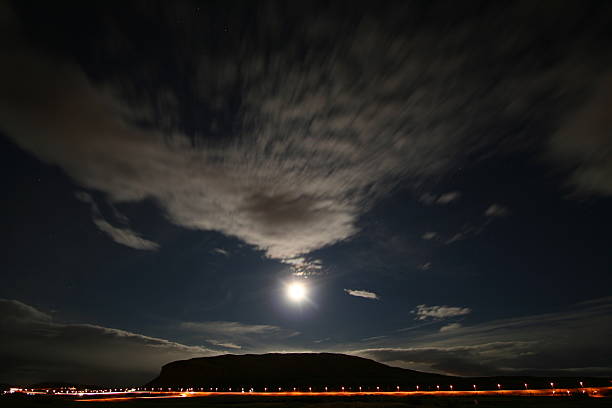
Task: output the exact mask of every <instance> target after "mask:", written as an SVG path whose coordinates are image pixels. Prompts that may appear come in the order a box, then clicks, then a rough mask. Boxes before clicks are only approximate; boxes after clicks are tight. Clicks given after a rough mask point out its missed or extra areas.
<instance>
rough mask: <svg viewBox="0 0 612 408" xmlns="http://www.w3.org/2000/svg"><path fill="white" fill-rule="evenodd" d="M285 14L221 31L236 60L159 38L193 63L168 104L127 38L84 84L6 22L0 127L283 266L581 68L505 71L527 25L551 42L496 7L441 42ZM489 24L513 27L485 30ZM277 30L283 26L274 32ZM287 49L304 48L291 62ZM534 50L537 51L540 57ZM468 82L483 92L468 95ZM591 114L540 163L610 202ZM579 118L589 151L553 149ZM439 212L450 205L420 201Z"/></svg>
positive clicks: (38, 152) (392, 24) (127, 194)
mask: <svg viewBox="0 0 612 408" xmlns="http://www.w3.org/2000/svg"><path fill="white" fill-rule="evenodd" d="M164 7H172V6H171V5H166V6H162V10H161V11H162V13H161V16H164V15H175V12H178V13H180V12H181V10H182V9H180V8H179V9H178V10H174V12H167V10H163V9H164ZM303 7H304V10H302V11H303V12H301V13H298V14H299V15H300V18H299V19H297V18H293V17H291V16H284V17H283V18H277V17H278V16H277V12H278V11H275V10H271V9H269V8H267V7H264V6H262V8H261V10H259V11H260V13H259V14H258V15H259V16H260V19H261V20H262V24H259V25H255V26H254V27H255V28H253V32H249V34H248V35H245V36H234V35H233V34H228V36H227V41H228V47H227V48H228V49H236V50H239V51H237V52H235V53H231V54H229V55H227V54H224V53H220V54H214V53H210V52H208V51H209V50H207V49H206V48H205V47H206V45H205V44H204V43H202V44H199V43H197V42H194V43H192V42H190V41H189V40H187V41H181V42H178V41H177V43H176V44H174V46H173V47H170V48H172V49H173V50H175V51H176V54H174V56H173V57H174V58H176V55H181V56H182V58H187V59H189V61H183V60H180V61H174V60H171V63H176V64H177V65H180V66H183V65H185V66H191V67H193V69H192V70H191V71H189V72H188V73H184V74H185V75H187V77H186V78H187V80H188V81H189V83H190V84H193V86H190V87H188V89H185V87H180V90H179V89H175V88H173V87H172V86H170V85H167V84H165V85H163V86H162V85H161V84H159V83H156V82H147V81H148V78H158V77H159V76H160V75H158V74H159V72H157V70H162V69H163V68H162V67H160V66H159V64H158V63H157V62H158V61H159V60H160V58H161V57H160V55H158V54H157V53H156V54H155V55H153V54H152V55H148V54H143V55H142V56H141V57H142V58H139V59H138V64H137V66H131V65H130V61H132V60H133V59H130V58H129V56H130V52H131V51H130V50H131V49H132V48H131V47H135V49H140V48H137V47H138V44H133V43H132V42H131V40H132V39H129V38H122V39H121V40H122V44H124V45H125V47H124V48H119V49H118V48H116V47H115V48H114V47H113V46H112V44H116V41H101V44H102V45H100V44H96V46H97V47H99V48H97V50H98V52H99V53H100V54H101V55H111V56H113V58H116V59H119V60H122V61H126V66H125V69H126V71H125V72H117V73H115V74H116V75H115V77H112V78H107V79H106V80H105V81H97V82H96V83H95V84H94V83H93V82H92V81H91V80H90V78H89V77H88V76H87V75H86V74H85V72H84V70H83V69H82V68H81V67H80V66H79V65H77V64H76V63H74V62H73V61H71V60H70V59H68V58H61V57H58V56H57V55H44V54H41V53H40V51H38V50H37V49H36V48H35V47H33V46H30V45H29V44H27V43H26V42H25V40H24V39H23V38H22V37H21V36H20V34H19V24H18V22H17V21H15V19H10V18H8V17H7V18H5V19H4V20H3V22H2V24H3V25H4V31H3V32H4V33H5V34H6V35H5V36H4V38H3V40H2V51H1V54H0V55H1V57H2V60H3V61H4V64H2V66H1V67H0V92H1V93H2V96H3V97H2V98H1V99H0V129H1V130H2V131H3V132H5V133H6V135H8V137H10V138H11V139H12V140H13V141H14V142H15V143H17V144H18V145H19V146H21V147H22V148H23V149H25V150H27V151H29V152H30V153H32V154H34V155H35V156H37V157H38V158H40V159H41V160H43V161H45V162H46V163H49V164H53V165H57V166H60V167H61V168H62V169H63V170H64V171H65V172H66V173H67V174H68V175H69V176H70V177H71V178H72V179H73V180H74V181H75V182H76V183H78V184H80V185H81V186H83V187H85V188H88V189H94V190H98V191H101V192H103V193H105V194H106V195H107V196H108V198H109V199H110V200H111V201H114V202H126V201H130V202H138V201H142V200H145V199H150V200H152V201H154V202H156V203H157V204H158V205H159V206H160V208H161V209H163V211H164V212H165V214H166V216H167V217H168V219H170V220H171V221H172V222H174V223H175V224H177V225H180V226H183V227H186V228H191V229H202V230H214V231H219V232H222V233H224V234H226V235H231V236H235V237H238V238H240V239H242V240H244V241H245V242H247V243H249V244H250V245H252V246H254V247H256V248H259V249H261V250H263V251H265V253H266V254H267V255H268V256H269V257H272V258H276V259H291V258H294V257H296V256H299V255H300V254H306V253H309V252H311V251H314V250H316V249H319V248H322V247H325V246H328V245H331V244H334V243H336V242H338V241H342V240H345V239H347V238H349V237H351V236H352V235H354V234H355V233H356V232H357V231H358V229H359V228H358V224H357V221H358V219H359V217H360V215H361V214H363V213H364V212H366V211H367V210H368V209H369V208H371V206H372V205H374V203H375V202H376V200H378V199H379V198H380V197H381V196H383V195H385V194H386V193H387V192H388V191H390V190H391V189H392V188H394V187H395V186H397V185H398V183H400V182H403V183H405V185H411V186H413V187H414V188H415V189H416V188H418V187H419V186H420V185H421V184H422V183H423V181H425V180H427V179H428V178H430V177H434V176H439V175H441V174H444V173H445V171H446V170H447V169H449V168H450V167H451V166H453V165H455V164H456V163H460V162H462V161H463V160H465V159H466V158H467V157H470V155H474V154H476V153H477V152H481V151H483V149H484V148H486V147H492V146H497V145H499V146H505V145H507V144H508V143H509V142H513V143H514V142H515V143H514V144H516V145H521V143H525V141H524V140H523V139H521V135H520V134H518V135H517V134H516V132H512V133H511V134H512V139H510V138H511V136H509V135H508V134H506V133H504V132H498V131H497V130H495V131H489V130H490V128H494V129H498V128H499V126H498V124H499V123H511V122H513V121H514V122H517V121H521V122H529V121H530V120H532V119H533V116H534V112H540V111H543V109H540V108H542V107H541V106H539V105H537V102H536V101H538V100H541V99H542V98H540V95H542V94H546V93H547V92H552V90H554V91H557V90H558V89H564V90H566V91H567V92H566V93H567V94H568V95H569V94H572V92H573V91H575V90H576V89H579V88H581V87H584V85H585V83H584V80H577V79H575V78H590V77H592V75H586V74H583V72H582V71H581V70H585V69H586V68H585V67H586V66H587V65H585V64H583V62H584V59H579V61H574V60H564V59H561V61H559V62H558V63H557V65H556V66H554V67H552V68H551V69H546V70H538V69H531V68H530V69H527V68H526V67H529V65H528V64H520V63H518V62H520V61H518V62H517V61H516V56H517V55H524V57H525V58H532V57H533V56H532V55H530V53H534V52H536V53H537V55H540V52H541V50H538V48H537V47H535V46H532V48H527V51H525V47H526V45H525V44H531V43H532V42H533V41H534V38H535V39H538V38H540V34H541V33H540V32H539V31H538V32H536V33H534V32H533V30H534V28H533V27H536V26H537V27H538V30H544V29H546V30H550V29H551V28H550V27H548V26H546V25H543V24H531V22H530V21H522V20H521V21H519V22H517V21H514V20H512V17H511V16H514V15H525V13H523V14H521V8H520V7H521V6H519V5H517V6H502V5H499V6H498V7H499V8H502V9H503V8H504V7H509V8H510V10H509V11H508V12H498V11H492V12H491V15H490V16H488V17H490V18H487V16H484V17H482V18H481V19H480V21H481V22H484V25H485V26H488V29H486V28H487V27H481V25H482V24H479V25H471V24H470V20H469V18H466V19H465V21H463V22H457V21H458V20H456V19H454V20H449V21H446V20H445V18H444V15H443V14H441V15H440V21H439V22H438V23H436V24H439V25H440V26H441V27H442V28H447V26H448V25H455V26H452V29H444V30H438V28H440V27H437V26H435V25H434V26H432V27H428V26H426V27H422V28H416V27H420V26H419V25H417V24H415V25H414V27H415V28H410V29H407V28H406V27H412V26H411V25H406V21H405V20H404V19H405V17H406V16H410V15H412V14H413V13H412V12H411V10H410V8H408V9H406V10H403V11H402V12H398V10H397V8H395V7H390V8H389V9H387V8H385V7H381V8H378V9H377V11H376V13H365V11H364V13H365V15H368V17H366V18H364V19H363V20H358V21H357V22H353V21H351V20H350V19H344V20H343V19H341V20H340V21H338V20H337V19H334V16H333V12H330V13H329V14H327V12H321V11H320V10H315V9H314V8H311V7H310V6H303ZM515 7H516V10H514V8H515ZM568 8H569V9H570V10H562V11H563V13H562V16H563V18H570V19H571V18H573V16H574V14H575V13H574V11H575V10H571V7H569V6H568ZM400 11H401V10H400ZM140 12H144V11H143V10H140ZM526 15H529V16H531V14H526ZM399 16H403V17H402V18H399ZM533 18H537V19H546V18H548V16H547V15H537V13H535V14H534V15H533ZM527 20H529V19H527ZM280 21H283V23H282V26H281V27H279V26H278V24H280ZM116 23H117V24H119V22H116ZM504 25H508V26H510V27H515V30H512V31H509V32H506V31H503V30H498V29H497V27H499V26H504ZM109 26H112V25H109ZM552 26H553V25H551V27H552ZM554 26H555V27H556V26H558V24H555V25H554ZM282 27H291V30H289V32H287V33H286V35H282V36H279V35H278V34H277V33H278V30H280V29H282ZM543 27H546V28H543ZM159 29H160V30H162V32H168V34H169V35H168V38H175V37H173V35H174V34H176V33H175V32H174V31H173V30H175V27H174V26H173V25H172V23H170V22H168V21H166V20H165V19H164V18H163V17H160V24H159ZM183 29H185V30H187V31H188V33H187V34H188V35H186V36H185V37H184V38H193V39H196V38H201V36H202V34H203V33H202V32H200V31H198V30H205V29H206V27H198V26H189V27H187V26H181V30H183ZM482 29H486V30H485V32H486V35H487V36H489V35H491V33H495V36H496V40H495V52H494V53H493V52H491V50H490V49H488V48H487V47H486V46H478V45H479V44H481V43H482V41H480V40H481V38H482V36H483V33H482V32H481V30H482ZM189 30H193V32H191V31H189ZM118 31H120V30H116V31H112V33H116V32H118ZM181 32H182V31H181ZM112 33H111V32H109V33H106V34H107V35H108V36H109V37H111V36H112ZM554 34H555V35H557V34H558V33H554ZM181 38H183V37H181ZM543 38H548V37H546V36H543ZM526 41H527V42H526ZM576 41H577V40H576ZM561 43H564V42H563V41H561ZM296 44H303V46H304V47H305V48H304V49H305V50H307V51H308V52H306V51H304V50H302V51H299V52H298V50H299V49H301V48H300V47H297V46H296ZM457 44H472V45H474V46H472V47H469V48H468V47H457ZM546 44H547V47H548V48H547V52H550V53H553V52H555V50H554V49H550V47H549V44H548V43H546ZM183 47H185V48H183ZM198 47H204V48H203V49H201V51H202V53H199V52H194V50H196V51H197V50H198V49H199V48H198ZM232 47H234V48H232ZM518 51H521V52H518ZM122 52H126V53H127V54H126V55H122ZM566 54H567V53H562V54H561V55H566ZM332 56H333V57H332ZM491 58H493V59H494V60H493V61H490V59H491ZM567 58H570V57H567ZM149 59H150V60H149ZM495 61H512V62H513V64H499V63H493V62H495ZM147 62H150V63H147ZM475 62H478V64H475ZM489 62H491V63H489ZM483 70H484V71H485V72H486V75H482V73H483ZM498 70H499V71H498ZM568 72H569V73H571V75H568ZM587 73H590V71H587ZM485 77H487V78H488V77H495V78H497V79H496V81H495V83H483V78H485ZM130 83H137V84H138V86H142V88H143V89H144V90H146V91H145V92H143V94H146V95H147V96H146V97H144V96H142V95H137V96H130V97H127V96H126V95H131V94H132V93H134V92H131V91H133V88H134V87H136V86H133V87H130V86H127V85H126V84H130ZM236 89H239V90H240V91H239V94H238V95H237V94H236ZM536 96H537V98H536ZM602 98H603V102H600V99H602ZM596 99H597V100H596V101H595V102H593V103H594V104H595V105H594V107H593V108H589V107H587V108H586V109H587V111H589V112H593V111H597V112H599V110H600V109H599V108H598V107H600V106H602V104H603V105H605V104H606V103H607V102H606V101H607V99H606V97H605V95H604V96H602V97H601V98H596ZM236 100H237V101H238V107H237V108H236V102H235V101H236ZM186 104H188V105H189V106H187V109H191V110H193V109H195V108H194V107H196V106H197V107H198V108H201V109H202V110H203V111H205V112H207V114H206V115H199V112H194V114H193V115H191V116H190V118H194V117H202V118H208V119H206V121H204V119H202V121H201V122H198V125H199V127H198V128H197V129H196V130H197V131H191V132H188V131H186V128H188V127H189V126H187V125H186V124H185V121H184V119H185V118H184V117H182V116H181V112H184V110H185V109H183V108H185V106H186ZM589 106H590V105H589ZM545 108H546V109H552V107H545ZM492 112H497V114H492ZM228 115H229V119H227V118H228ZM585 115H586V116H585ZM605 117H606V116H605V115H604V114H603V113H602V114H599V113H597V114H591V113H589V114H584V115H582V114H578V116H577V117H576V118H575V121H574V122H571V123H570V124H569V125H568V126H569V128H568V129H570V130H567V131H560V132H559V133H558V135H557V137H555V138H554V139H553V140H552V141H551V143H550V146H551V149H552V150H553V151H554V156H555V157H562V158H563V160H567V162H570V163H577V164H578V165H579V168H578V169H577V170H576V171H575V172H574V175H573V179H574V180H578V181H576V184H580V185H584V184H585V183H586V181H585V180H590V181H589V182H588V183H590V184H589V185H590V186H591V187H589V188H588V190H589V191H592V192H603V193H605V192H609V191H610V190H609V189H607V187H606V180H608V179H610V177H608V178H606V177H605V175H606V171H607V170H606V169H607V167H606V163H610V162H612V160H607V159H608V158H609V149H607V150H606V149H602V147H605V146H608V144H609V139H608V138H607V136H605V135H607V134H609V132H605V129H606V126H607V125H606V123H607V122H606V120H605ZM466 118H469V120H466ZM590 118H594V119H595V121H596V122H595V123H596V124H594V125H593V126H591V127H589V130H590V131H591V132H590V133H589V134H590V135H592V136H590V139H589V140H590V141H591V142H592V143H590V144H589V146H590V147H588V146H581V147H580V149H574V148H573V147H572V146H573V145H574V144H576V143H577V142H576V140H577V139H576V138H575V136H571V135H575V134H578V133H576V132H573V131H572V130H571V129H581V128H582V127H583V125H582V124H585V123H593V122H592V121H591V120H590ZM143 123H144V124H145V125H147V126H143V125H142V124H143ZM228 123H229V125H228ZM181 124H182V125H181ZM224 124H225V125H224ZM483 135H486V136H483ZM568 135H570V136H568ZM221 136H223V137H221ZM495 149H502V150H503V147H499V148H495ZM495 149H493V150H495ZM589 163H592V165H590V164H589ZM595 179H597V180H599V181H596V180H595ZM579 180H582V181H579ZM457 198H458V194H457V193H455V192H451V193H447V194H443V195H441V196H439V197H436V198H435V201H436V202H438V203H439V204H446V203H450V202H452V201H454V200H456V199H457ZM96 224H97V226H98V228H100V229H101V230H102V231H104V232H105V233H107V234H108V235H109V236H111V238H113V239H114V240H115V241H117V242H119V243H122V244H124V245H128V246H132V247H138V248H139V249H149V250H151V249H154V248H155V245H154V244H153V242H152V241H148V240H144V239H142V238H139V237H137V236H135V235H134V234H133V233H131V232H130V231H128V230H126V229H117V227H114V226H112V225H109V223H108V222H104V221H102V220H99V221H97V223H96Z"/></svg>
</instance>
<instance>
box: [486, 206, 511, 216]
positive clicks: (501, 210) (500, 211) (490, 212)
mask: <svg viewBox="0 0 612 408" xmlns="http://www.w3.org/2000/svg"><path fill="white" fill-rule="evenodd" d="M508 214H510V210H508V208H507V207H504V206H502V205H499V204H491V205H490V206H489V207H488V208H487V209H486V211H485V215H486V216H487V217H505V216H506V215H508Z"/></svg>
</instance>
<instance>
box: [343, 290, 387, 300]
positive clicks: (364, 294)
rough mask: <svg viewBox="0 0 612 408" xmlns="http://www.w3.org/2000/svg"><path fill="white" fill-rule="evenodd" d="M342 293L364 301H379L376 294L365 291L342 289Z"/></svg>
mask: <svg viewBox="0 0 612 408" xmlns="http://www.w3.org/2000/svg"><path fill="white" fill-rule="evenodd" d="M344 291H345V292H346V293H348V294H349V295H351V296H356V297H362V298H366V299H374V300H378V299H379V297H378V295H377V294H376V293H374V292H369V291H367V290H355V289H344Z"/></svg>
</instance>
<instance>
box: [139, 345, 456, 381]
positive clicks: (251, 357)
mask: <svg viewBox="0 0 612 408" xmlns="http://www.w3.org/2000/svg"><path fill="white" fill-rule="evenodd" d="M446 378H447V377H445V376H442V375H437V374H428V373H422V372H419V371H413V370H406V369H403V368H397V367H389V366H387V365H385V364H381V363H377V362H376V361H373V360H368V359H366V358H361V357H356V356H349V355H345V354H333V353H286V354H279V353H271V354H259V355H258V354H245V355H233V354H226V355H221V356H214V357H201V358H193V359H191V360H182V361H175V362H172V363H169V364H166V365H165V366H163V367H162V370H161V373H160V375H159V376H158V377H157V378H155V379H154V380H153V381H151V382H150V383H148V384H147V386H148V387H223V388H226V387H249V388H250V387H254V388H258V389H261V388H263V387H275V388H277V387H282V388H283V389H290V388H291V387H299V388H307V387H313V389H314V388H317V389H322V388H323V387H325V386H328V387H330V389H332V388H336V389H337V388H340V387H342V386H344V387H358V386H363V387H374V388H375V387H376V386H381V385H389V384H393V385H394V386H397V385H408V384H411V385H412V384H415V383H419V382H422V383H423V382H435V381H436V380H437V381H441V380H442V381H443V380H445V379H446Z"/></svg>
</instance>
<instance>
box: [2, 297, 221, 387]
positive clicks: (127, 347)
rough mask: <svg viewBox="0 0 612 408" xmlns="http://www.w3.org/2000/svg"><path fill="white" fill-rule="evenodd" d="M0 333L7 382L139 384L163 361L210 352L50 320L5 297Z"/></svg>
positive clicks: (125, 333)
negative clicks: (50, 381) (110, 380)
mask: <svg viewBox="0 0 612 408" xmlns="http://www.w3.org/2000/svg"><path fill="white" fill-rule="evenodd" d="M0 337H1V338H2V347H1V348H0V360H2V362H3V363H2V365H1V366H0V382H4V383H12V384H14V383H33V382H38V381H49V380H52V381H66V382H78V383H81V384H82V383H85V384H100V383H102V385H105V384H108V385H123V386H125V385H129V384H133V385H140V384H143V383H145V382H147V381H149V380H151V378H152V377H154V376H155V375H156V374H157V373H158V372H159V369H160V367H161V366H162V365H163V364H166V363H168V362H171V361H174V360H179V359H186V358H193V357H201V356H206V355H211V354H213V353H214V352H213V351H212V350H209V349H206V348H203V347H194V346H186V345H184V344H180V343H175V342H172V341H168V340H164V339H160V338H156V337H149V336H144V335H141V334H136V333H132V332H129V331H125V330H120V329H114V328H108V327H103V326H97V325H92V324H68V323H61V322H56V321H55V320H54V319H53V318H52V317H51V316H50V315H48V314H46V313H43V312H41V311H40V310H38V309H36V308H34V307H32V306H29V305H26V304H24V303H22V302H19V301H17V300H9V299H0ZM110 378H112V379H113V380H112V382H111V383H109V382H108V380H109V379H110Z"/></svg>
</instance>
